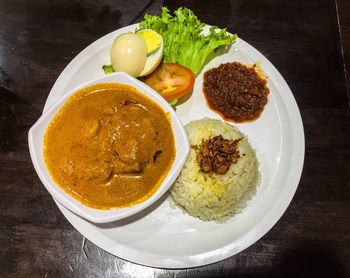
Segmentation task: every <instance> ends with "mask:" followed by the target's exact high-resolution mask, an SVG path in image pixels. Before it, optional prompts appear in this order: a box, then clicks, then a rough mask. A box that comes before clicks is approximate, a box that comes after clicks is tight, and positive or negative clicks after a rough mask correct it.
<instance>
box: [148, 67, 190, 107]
mask: <svg viewBox="0 0 350 278" xmlns="http://www.w3.org/2000/svg"><path fill="white" fill-rule="evenodd" d="M194 81H195V76H194V74H193V72H192V71H191V70H190V69H188V68H186V67H184V66H181V65H179V64H174V63H164V64H161V65H159V66H158V68H156V69H155V71H153V72H152V73H151V74H150V75H149V76H147V78H146V80H145V83H146V84H147V85H148V86H150V87H152V88H153V89H154V90H156V91H157V92H158V93H159V94H160V95H162V97H164V98H165V99H166V100H173V99H176V98H179V97H181V96H183V95H186V94H187V93H189V92H190V91H192V89H193V85H194Z"/></svg>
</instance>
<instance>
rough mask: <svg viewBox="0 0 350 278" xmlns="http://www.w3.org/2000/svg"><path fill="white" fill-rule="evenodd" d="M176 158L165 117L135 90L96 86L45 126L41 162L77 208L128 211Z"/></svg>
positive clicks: (113, 85) (152, 189)
mask: <svg viewBox="0 0 350 278" xmlns="http://www.w3.org/2000/svg"><path fill="white" fill-rule="evenodd" d="M175 155H176V150H175V142H174V135H173V131H172V126H171V122H170V120H169V118H168V115H167V113H166V112H164V111H163V109H162V108H161V107H160V106H159V105H158V104H157V103H155V102H154V101H153V100H151V99H150V98H148V97H147V96H145V95H143V94H141V93H140V92H138V91H137V90H136V89H135V88H134V87H131V86H128V85H124V84H118V83H100V84H95V85H92V86H89V87H86V88H84V89H81V90H80V91H78V92H77V93H75V94H74V95H73V96H71V97H70V98H69V99H68V101H67V102H66V104H65V105H64V106H63V107H62V108H61V110H60V111H59V112H58V114H57V115H56V116H55V118H54V119H53V120H52V122H51V123H50V125H49V127H48V129H47V131H46V134H45V139H44V159H45V163H46V166H47V168H48V170H49V172H50V175H51V176H52V178H53V180H54V181H55V182H56V184H57V185H59V186H60V187H61V188H62V189H64V190H65V192H67V193H68V194H70V195H71V196H72V197H74V198H75V199H77V200H78V201H80V202H81V203H83V204H85V205H87V206H89V207H92V208H98V209H110V208H114V207H128V206H132V205H134V204H137V203H139V202H141V201H143V200H145V199H147V198H148V197H150V196H151V195H152V194H153V193H154V192H155V191H156V190H157V188H158V187H159V186H160V184H161V182H162V180H163V179H164V177H165V176H166V175H167V173H168V172H169V170H170V168H171V165H172V164H173V162H174V159H175Z"/></svg>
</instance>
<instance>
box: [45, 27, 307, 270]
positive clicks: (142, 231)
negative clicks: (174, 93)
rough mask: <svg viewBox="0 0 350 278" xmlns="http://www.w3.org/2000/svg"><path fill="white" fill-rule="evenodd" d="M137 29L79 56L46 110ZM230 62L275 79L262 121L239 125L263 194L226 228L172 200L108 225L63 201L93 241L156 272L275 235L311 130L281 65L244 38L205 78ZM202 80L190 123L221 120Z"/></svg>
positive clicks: (185, 116) (97, 70)
mask: <svg viewBox="0 0 350 278" xmlns="http://www.w3.org/2000/svg"><path fill="white" fill-rule="evenodd" d="M136 26H137V25H132V26H128V27H125V28H122V29H119V30H117V31H115V32H112V33H110V34H108V35H106V36H104V37H102V38H100V39H99V40H97V41H96V42H94V43H92V44H91V45H90V46H88V47H87V48H86V49H84V50H83V51H82V52H81V53H80V54H79V55H78V56H77V57H75V58H74V59H73V60H72V61H71V63H70V64H69V65H68V66H67V67H66V68H65V70H64V71H63V72H62V74H61V75H60V76H59V78H58V79H57V81H56V83H55V84H54V86H53V88H52V90H51V92H50V95H49V97H48V99H47V102H46V106H45V109H47V108H48V107H49V106H50V105H52V104H53V103H54V102H55V101H56V100H57V99H59V98H60V97H61V96H62V95H64V94H65V93H66V92H69V91H70V89H72V88H74V87H77V86H78V85H79V84H82V83H84V82H86V81H89V80H90V79H93V78H96V77H98V76H100V75H103V74H104V73H103V71H102V69H101V66H102V65H103V64H108V63H109V48H110V46H111V43H112V42H113V40H114V38H115V37H116V36H117V35H118V34H121V33H124V32H127V31H133V30H134V29H135V28H136ZM230 61H239V62H242V63H254V62H256V61H260V62H261V66H262V68H263V70H264V72H265V73H266V74H267V75H268V77H269V82H268V86H269V88H270V95H269V97H268V103H267V105H266V107H265V110H264V111H263V113H262V115H261V116H260V118H259V119H258V120H256V121H254V122H251V123H244V124H237V126H238V128H239V129H240V130H241V131H242V132H244V133H245V134H246V135H248V137H249V141H250V143H251V144H252V145H253V147H254V148H255V149H256V152H257V157H258V160H259V162H260V171H261V173H262V183H261V185H260V187H259V189H258V191H257V194H256V196H255V197H253V198H252V199H251V200H250V201H249V203H248V204H247V207H246V208H245V209H244V210H243V211H242V212H241V213H240V214H238V215H236V216H235V217H233V218H231V219H230V220H229V221H228V222H226V223H225V224H216V223H214V222H202V221H200V220H198V219H196V218H192V217H190V216H188V215H185V214H183V213H182V212H181V211H180V210H179V209H173V208H171V207H170V206H169V201H168V200H167V199H165V198H162V199H161V200H160V201H158V202H157V203H156V204H155V205H154V206H153V207H151V208H149V209H147V210H146V211H143V212H141V213H139V214H137V215H135V216H133V217H131V218H128V219H126V220H121V221H119V222H115V223H112V224H104V225H95V224H92V223H90V222H88V221H86V220H84V219H82V218H80V217H79V216H77V215H75V214H73V213H72V212H71V211H69V210H67V209H66V208H64V207H63V206H62V205H60V204H59V203H58V202H56V203H57V205H58V207H59V209H60V210H61V211H62V213H63V214H64V215H65V217H66V218H67V219H68V220H69V221H70V223H71V224H72V225H73V226H74V227H75V228H76V229H77V230H78V231H79V232H80V233H81V234H83V235H84V236H85V237H86V238H87V239H89V240H90V241H92V242H93V243H95V244H96V245H98V246H99V247H101V248H102V249H104V250H106V251H107V252H109V253H111V254H114V255H116V256H118V257H120V258H124V259H126V260H128V261H132V262H135V263H139V264H143V265H148V266H153V267H162V268H187V267H194V266H200V265H205V264H209V263H213V262H216V261H219V260H222V259H225V258H227V257H230V256H232V255H235V254H237V253H238V252H240V251H242V250H244V249H245V248H247V247H249V246H250V245H251V244H253V243H254V242H256V241H257V240H258V239H259V238H261V237H262V236H263V235H264V234H265V233H267V232H268V231H269V230H270V229H271V228H272V226H273V225H274V224H275V223H276V222H277V220H278V219H279V218H280V217H281V216H282V214H283V213H284V211H285V210H286V208H287V207H288V205H289V203H290V201H291V200H292V198H293V195H294V193H295V191H296V189H297V186H298V183H299V179H300V176H301V172H302V167H303V161H304V132H303V125H302V120H301V117H300V113H299V110H298V106H297V104H296V102H295V100H294V97H293V94H292V92H291V91H290V89H289V87H288V85H287V83H286V82H285V81H284V79H283V77H282V76H281V75H280V73H279V72H278V71H277V70H276V68H275V67H274V66H273V65H272V64H271V63H270V62H269V61H268V60H267V59H266V58H265V57H264V56H263V55H262V54H261V53H259V52H258V51H257V50H256V49H255V48H253V47H252V46H250V45H249V44H248V43H246V42H244V41H243V40H242V39H237V40H236V43H235V44H234V45H233V46H232V47H231V49H230V50H229V52H227V53H226V54H223V55H221V56H219V57H216V58H215V59H214V60H212V61H211V62H210V63H209V64H207V65H206V66H205V68H204V69H203V70H202V73H203V72H205V70H207V69H209V68H211V67H213V66H217V65H219V64H221V63H223V62H230ZM202 81H203V78H202V74H200V75H199V77H198V78H197V79H196V83H195V88H194V92H193V94H192V96H191V97H190V98H189V99H188V100H187V101H186V102H184V103H183V104H182V105H180V106H179V107H177V109H176V112H177V114H178V116H179V117H180V119H181V120H182V121H183V123H184V124H186V123H187V122H189V121H191V120H194V119H200V118H203V117H211V118H216V119H219V116H218V115H217V114H215V113H214V112H212V111H211V110H210V109H209V108H208V107H207V106H206V103H205V100H204V97H203V94H202V89H201V87H202Z"/></svg>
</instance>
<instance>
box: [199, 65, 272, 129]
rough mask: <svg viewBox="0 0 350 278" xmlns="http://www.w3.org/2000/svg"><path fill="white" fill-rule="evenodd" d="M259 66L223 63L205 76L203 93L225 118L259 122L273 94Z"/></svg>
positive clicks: (211, 106)
mask: <svg viewBox="0 0 350 278" xmlns="http://www.w3.org/2000/svg"><path fill="white" fill-rule="evenodd" d="M266 82H267V81H266V79H265V78H263V77H261V74H259V73H258V70H257V69H256V65H253V66H246V65H243V64H241V63H238V62H232V63H225V64H221V65H220V66H219V67H216V68H213V69H211V70H209V71H207V72H206V73H205V74H204V82H203V92H204V95H205V97H206V100H207V103H208V105H209V107H210V108H211V109H213V110H214V111H216V112H218V113H219V114H220V115H221V116H222V117H223V118H224V119H226V120H229V121H234V122H245V121H252V120H255V119H257V118H258V117H259V116H260V114H261V112H262V111H263V110H264V106H265V104H266V103H267V96H268V94H269V92H270V90H269V88H268V87H267V86H266Z"/></svg>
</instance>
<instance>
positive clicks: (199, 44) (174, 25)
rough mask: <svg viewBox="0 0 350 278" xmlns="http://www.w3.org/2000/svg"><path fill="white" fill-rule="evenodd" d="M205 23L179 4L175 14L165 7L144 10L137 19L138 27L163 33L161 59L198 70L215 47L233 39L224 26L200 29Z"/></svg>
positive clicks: (196, 71)
mask: <svg viewBox="0 0 350 278" xmlns="http://www.w3.org/2000/svg"><path fill="white" fill-rule="evenodd" d="M204 26H205V24H204V23H202V22H201V21H200V20H199V19H198V18H197V17H196V16H195V15H194V13H193V12H192V11H191V10H190V9H187V8H179V9H177V10H176V11H175V12H174V16H173V15H171V14H170V13H169V10H168V9H167V8H165V7H163V8H162V15H161V16H153V15H148V14H146V15H145V17H144V20H143V21H142V22H141V23H140V27H141V28H147V29H152V30H154V31H156V32H158V33H159V34H161V35H162V36H163V41H164V60H163V61H164V62H165V63H178V64H181V65H183V66H185V67H188V68H189V69H191V70H192V71H193V72H194V74H196V75H197V74H198V73H199V72H200V71H201V69H202V67H203V66H204V65H205V63H206V62H207V59H208V58H209V57H210V56H209V55H210V54H212V53H213V52H214V51H215V50H216V49H217V48H218V47H220V46H226V45H229V44H231V43H233V42H234V41H235V39H236V38H237V35H235V34H234V35H231V34H229V33H227V32H226V30H225V29H218V28H217V27H216V26H212V27H211V28H210V30H209V34H207V35H204V34H203V33H202V31H203V28H204Z"/></svg>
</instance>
